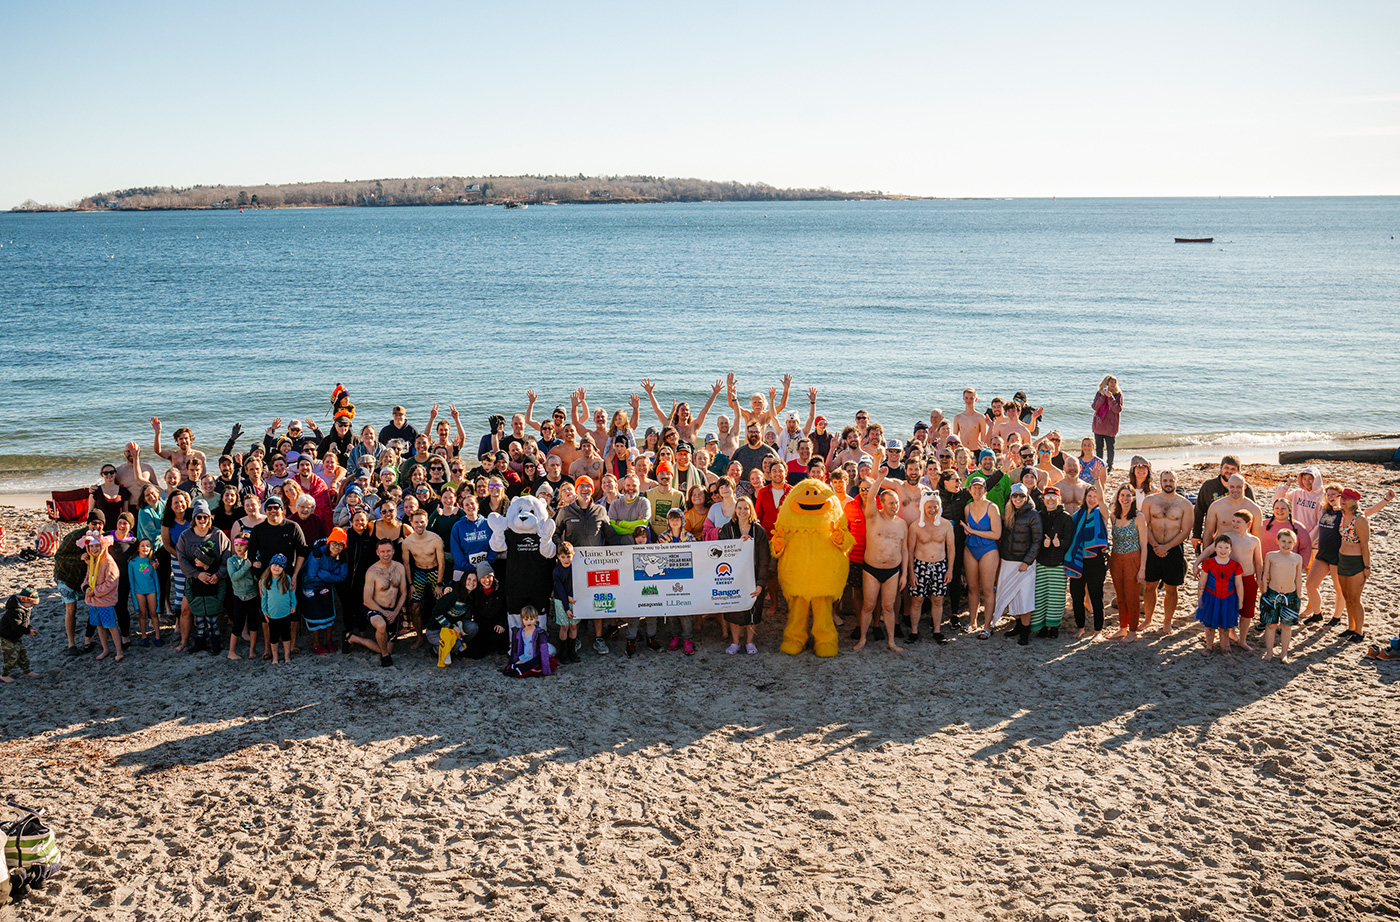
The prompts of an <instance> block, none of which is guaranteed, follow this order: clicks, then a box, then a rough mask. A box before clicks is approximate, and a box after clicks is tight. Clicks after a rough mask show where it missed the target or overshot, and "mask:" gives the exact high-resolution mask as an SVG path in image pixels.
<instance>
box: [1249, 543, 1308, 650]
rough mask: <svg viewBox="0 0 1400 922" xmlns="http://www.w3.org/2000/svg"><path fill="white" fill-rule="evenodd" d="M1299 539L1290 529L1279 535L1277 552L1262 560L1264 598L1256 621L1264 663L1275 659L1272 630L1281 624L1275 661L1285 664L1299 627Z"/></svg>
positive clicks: (1261, 600) (1300, 577)
mask: <svg viewBox="0 0 1400 922" xmlns="http://www.w3.org/2000/svg"><path fill="white" fill-rule="evenodd" d="M1297 544H1298V536H1297V535H1295V534H1294V533H1293V530H1292V529H1290V528H1285V529H1284V530H1283V531H1281V532H1279V533H1278V550H1276V551H1270V552H1269V553H1268V554H1267V555H1265V557H1264V578H1263V583H1264V596H1263V598H1262V599H1260V600H1259V622H1260V623H1261V624H1263V625H1264V661H1265V662H1268V661H1269V660H1271V659H1273V656H1274V630H1275V628H1277V627H1278V626H1279V625H1283V645H1282V647H1281V648H1280V649H1279V654H1278V661H1279V662H1280V663H1286V662H1288V642H1289V640H1290V639H1292V636H1293V628H1294V627H1295V626H1296V625H1297V624H1298V612H1299V611H1300V605H1299V601H1298V590H1299V589H1300V588H1302V585H1303V558H1302V557H1300V556H1299V555H1298V554H1296V553H1294V551H1293V548H1294V547H1296V546H1297Z"/></svg>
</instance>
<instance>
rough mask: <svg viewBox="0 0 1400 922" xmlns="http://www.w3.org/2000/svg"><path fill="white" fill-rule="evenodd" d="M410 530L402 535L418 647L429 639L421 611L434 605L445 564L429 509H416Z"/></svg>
mask: <svg viewBox="0 0 1400 922" xmlns="http://www.w3.org/2000/svg"><path fill="white" fill-rule="evenodd" d="M411 521H412V523H413V534H411V535H409V536H408V537H407V538H404V539H403V551H404V558H405V561H404V562H405V563H407V564H408V573H409V586H410V590H409V604H408V625H409V628H410V629H412V630H418V632H419V633H418V639H417V640H416V641H415V642H414V644H413V649H415V650H417V649H418V648H419V647H421V646H423V645H424V644H425V643H427V642H428V637H427V632H426V631H423V630H421V627H422V624H423V620H424V618H423V615H424V614H425V613H429V612H431V611H432V609H433V605H434V603H435V602H437V599H438V597H439V596H440V595H442V593H441V592H439V591H438V587H439V586H441V585H444V583H443V576H444V571H445V570H446V567H447V555H446V553H445V552H444V551H443V544H442V538H441V537H439V536H438V535H436V534H434V533H433V532H430V531H428V511H427V510H426V509H418V510H416V511H414V513H413V516H412V518H411Z"/></svg>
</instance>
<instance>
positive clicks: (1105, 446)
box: [1094, 434, 1114, 471]
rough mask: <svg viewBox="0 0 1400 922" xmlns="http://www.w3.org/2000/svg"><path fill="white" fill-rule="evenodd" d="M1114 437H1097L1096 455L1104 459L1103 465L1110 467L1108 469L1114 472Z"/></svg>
mask: <svg viewBox="0 0 1400 922" xmlns="http://www.w3.org/2000/svg"><path fill="white" fill-rule="evenodd" d="M1113 438H1114V437H1113V436H1111V435H1097V434H1096V435H1095V436H1094V454H1096V455H1098V456H1099V457H1100V458H1103V463H1104V464H1107V465H1108V469H1109V470H1110V471H1111V470H1113Z"/></svg>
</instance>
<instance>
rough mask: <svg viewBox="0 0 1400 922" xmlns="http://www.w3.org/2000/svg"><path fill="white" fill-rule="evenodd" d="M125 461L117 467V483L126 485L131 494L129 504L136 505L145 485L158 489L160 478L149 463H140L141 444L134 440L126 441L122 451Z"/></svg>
mask: <svg viewBox="0 0 1400 922" xmlns="http://www.w3.org/2000/svg"><path fill="white" fill-rule="evenodd" d="M123 455H124V456H125V457H126V463H125V464H122V465H121V466H119V467H118V468H117V478H116V479H117V484H118V485H119V486H123V487H126V489H127V492H128V493H130V494H131V497H132V501H131V505H132V507H133V508H135V506H136V502H137V499H138V498H139V497H140V496H141V491H142V490H143V489H145V488H146V486H147V485H150V486H153V487H155V488H156V489H157V490H159V489H160V480H158V479H157V478H156V469H155V468H153V467H151V466H150V465H149V464H143V463H141V446H140V445H137V444H136V443H135V442H134V441H132V442H127V443H126V450H125V451H124V452H123Z"/></svg>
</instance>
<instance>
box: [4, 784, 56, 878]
mask: <svg viewBox="0 0 1400 922" xmlns="http://www.w3.org/2000/svg"><path fill="white" fill-rule="evenodd" d="M9 804H10V806H11V807H14V808H15V809H16V810H18V811H19V812H20V813H21V814H22V815H21V817H20V818H19V819H17V820H14V821H12V822H9V823H0V835H3V836H4V837H5V868H6V869H7V870H9V869H11V868H16V869H23V870H27V871H29V872H30V873H31V875H33V874H35V873H37V874H38V876H39V877H40V879H41V880H47V879H49V878H50V877H52V876H54V875H55V874H57V873H58V871H59V869H60V868H61V867H62V866H63V858H62V855H61V854H60V853H59V850H58V840H57V839H55V838H54V834H53V830H51V829H50V828H49V827H48V826H46V825H44V820H43V818H42V817H41V816H40V815H39V813H38V811H36V810H31V809H29V808H28V807H22V806H20V805H19V804H17V803H13V802H9Z"/></svg>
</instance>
